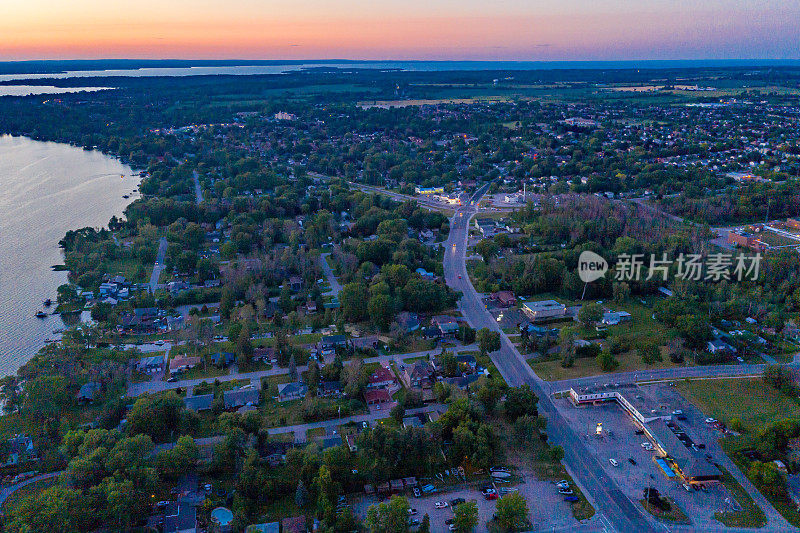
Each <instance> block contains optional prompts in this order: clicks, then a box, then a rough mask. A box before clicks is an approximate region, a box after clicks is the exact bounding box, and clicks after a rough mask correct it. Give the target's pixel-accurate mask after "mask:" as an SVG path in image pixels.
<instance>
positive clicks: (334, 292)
mask: <svg viewBox="0 0 800 533" xmlns="http://www.w3.org/2000/svg"><path fill="white" fill-rule="evenodd" d="M329 255H331V254H330V252H328V253H324V254H320V256H319V265H320V266H321V267H322V271H323V272H324V273H325V277H326V278H328V283H329V284H330V286H331V290H329V291H328V292H326V293H325V296H335V297H337V298H338V297H339V293H340V292H342V285H341V283H339V280H337V279H336V275H335V274H334V273H333V269H332V268H331V266H330V265H329V264H328V256H329Z"/></svg>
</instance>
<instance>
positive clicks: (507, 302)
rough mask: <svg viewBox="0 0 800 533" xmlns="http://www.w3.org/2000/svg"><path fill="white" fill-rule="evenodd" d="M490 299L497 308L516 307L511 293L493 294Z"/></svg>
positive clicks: (514, 298)
mask: <svg viewBox="0 0 800 533" xmlns="http://www.w3.org/2000/svg"><path fill="white" fill-rule="evenodd" d="M490 298H491V299H492V301H493V302H495V303H496V304H497V305H498V306H499V307H512V306H515V305H517V298H516V296H514V293H513V292H511V291H500V292H494V293H492V295H491V297H490Z"/></svg>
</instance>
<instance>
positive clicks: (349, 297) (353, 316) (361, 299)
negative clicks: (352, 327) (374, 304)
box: [339, 282, 369, 322]
mask: <svg viewBox="0 0 800 533" xmlns="http://www.w3.org/2000/svg"><path fill="white" fill-rule="evenodd" d="M368 301H369V291H368V290H367V287H366V285H364V284H363V283H356V282H354V283H348V284H347V285H345V286H344V287H342V290H341V292H340V293H339V302H340V304H341V306H342V313H343V314H344V318H345V320H348V321H350V322H361V321H362V320H366V319H367V317H368V316H369V315H368V309H367V307H368Z"/></svg>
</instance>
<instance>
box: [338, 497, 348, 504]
mask: <svg viewBox="0 0 800 533" xmlns="http://www.w3.org/2000/svg"><path fill="white" fill-rule="evenodd" d="M346 501H347V498H345V497H344V496H339V497H338V498H337V499H336V503H345V502H346Z"/></svg>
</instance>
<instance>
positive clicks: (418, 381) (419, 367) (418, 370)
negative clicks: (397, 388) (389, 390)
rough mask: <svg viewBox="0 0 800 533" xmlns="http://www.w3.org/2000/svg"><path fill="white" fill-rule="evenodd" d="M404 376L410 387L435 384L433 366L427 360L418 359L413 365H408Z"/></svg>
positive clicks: (424, 386) (427, 386)
mask: <svg viewBox="0 0 800 533" xmlns="http://www.w3.org/2000/svg"><path fill="white" fill-rule="evenodd" d="M403 377H404V379H403V380H404V381H405V382H406V385H407V386H409V387H422V388H430V387H431V386H432V385H433V368H432V367H431V364H430V363H429V362H427V361H417V362H416V363H414V364H413V365H406V367H405V369H403Z"/></svg>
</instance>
